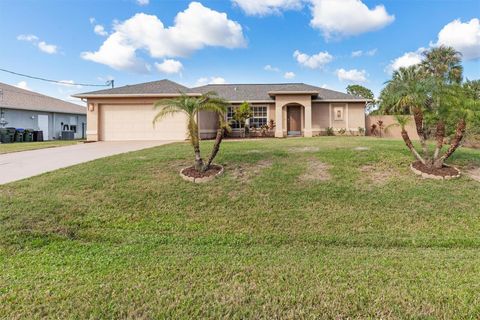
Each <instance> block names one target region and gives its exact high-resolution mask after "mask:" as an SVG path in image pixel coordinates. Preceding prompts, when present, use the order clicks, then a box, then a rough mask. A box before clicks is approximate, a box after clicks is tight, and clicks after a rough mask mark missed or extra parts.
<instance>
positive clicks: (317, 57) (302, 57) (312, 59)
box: [293, 50, 333, 69]
mask: <svg viewBox="0 0 480 320" xmlns="http://www.w3.org/2000/svg"><path fill="white" fill-rule="evenodd" d="M293 57H294V58H295V59H296V60H297V62H298V63H299V64H301V65H302V66H304V67H307V68H310V69H320V68H322V67H323V66H325V65H326V64H328V63H330V62H331V61H332V60H333V56H332V55H331V54H330V53H328V52H327V51H325V52H319V53H317V54H314V55H308V54H305V53H302V52H300V51H299V50H295V52H294V53H293Z"/></svg>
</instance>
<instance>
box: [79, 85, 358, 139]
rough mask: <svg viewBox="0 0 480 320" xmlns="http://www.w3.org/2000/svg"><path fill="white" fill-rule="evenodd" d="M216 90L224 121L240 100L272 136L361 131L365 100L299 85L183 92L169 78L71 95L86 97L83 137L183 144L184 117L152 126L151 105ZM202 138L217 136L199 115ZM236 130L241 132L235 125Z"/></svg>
mask: <svg viewBox="0 0 480 320" xmlns="http://www.w3.org/2000/svg"><path fill="white" fill-rule="evenodd" d="M210 91H213V92H216V93H218V95H219V96H220V97H222V98H224V99H226V100H227V101H229V103H230V104H231V106H230V107H229V110H228V115H227V118H228V120H231V117H232V116H233V110H234V108H235V107H238V106H239V105H240V104H241V103H242V102H244V101H248V102H249V103H250V104H251V105H252V110H253V117H252V119H250V126H261V125H263V124H266V123H268V122H269V121H270V120H273V121H274V122H275V125H276V126H275V137H287V136H290V135H303V136H305V137H311V136H314V135H320V134H324V133H325V132H326V130H327V128H333V129H334V130H337V131H338V130H340V129H346V131H347V133H348V132H357V131H358V130H359V128H362V129H364V128H365V105H366V102H367V100H366V99H363V98H359V97H356V96H352V95H348V94H345V93H341V92H337V91H332V90H327V89H323V88H319V87H315V86H311V85H307V84H303V83H285V84H221V85H206V86H202V87H196V88H187V87H184V86H182V85H180V84H177V83H175V82H172V81H169V80H161V81H154V82H148V83H142V84H136V85H130V86H124V87H119V88H114V89H108V90H100V91H94V92H88V93H82V94H77V95H74V97H77V98H83V99H87V109H88V112H87V118H88V128H87V139H88V140H91V141H98V140H184V139H186V138H187V133H186V132H187V130H186V119H185V116H184V115H182V114H177V115H175V116H171V117H167V118H166V119H164V120H162V121H161V122H159V123H157V124H155V125H153V123H152V120H153V118H154V116H155V114H156V112H157V110H155V109H154V108H153V104H154V103H155V102H156V101H158V100H159V99H164V98H172V97H177V96H179V94H180V92H183V93H185V94H187V95H191V96H199V95H201V94H202V93H206V92H210ZM198 123H199V127H200V135H201V137H202V138H210V137H213V136H214V135H215V130H216V127H217V119H216V118H215V116H214V115H213V114H211V113H209V112H202V113H200V115H199V119H198ZM234 129H239V128H238V126H236V128H235V126H234Z"/></svg>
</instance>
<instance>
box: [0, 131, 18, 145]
mask: <svg viewBox="0 0 480 320" xmlns="http://www.w3.org/2000/svg"><path fill="white" fill-rule="evenodd" d="M2 131H3V134H1V135H0V136H1V139H2V143H12V142H13V140H14V138H15V131H16V129H15V128H2Z"/></svg>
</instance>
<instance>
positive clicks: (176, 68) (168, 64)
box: [155, 59, 183, 74]
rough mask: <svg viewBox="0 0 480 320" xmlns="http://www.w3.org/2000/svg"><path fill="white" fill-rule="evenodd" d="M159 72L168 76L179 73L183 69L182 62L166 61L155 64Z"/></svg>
mask: <svg viewBox="0 0 480 320" xmlns="http://www.w3.org/2000/svg"><path fill="white" fill-rule="evenodd" d="M155 67H156V68H157V70H158V71H160V72H163V73H168V74H173V73H179V72H180V71H182V69H183V65H182V63H181V62H180V61H177V60H174V59H164V60H163V62H162V63H158V62H155Z"/></svg>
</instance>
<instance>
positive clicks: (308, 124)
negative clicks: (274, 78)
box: [275, 92, 312, 138]
mask: <svg viewBox="0 0 480 320" xmlns="http://www.w3.org/2000/svg"><path fill="white" fill-rule="evenodd" d="M275 123H276V126H275V137H277V138H282V137H286V136H300V135H302V136H304V137H311V136H312V97H311V94H299V93H295V92H286V93H281V94H280V93H278V94H276V95H275Z"/></svg>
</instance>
